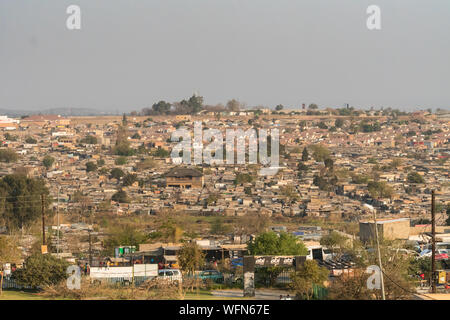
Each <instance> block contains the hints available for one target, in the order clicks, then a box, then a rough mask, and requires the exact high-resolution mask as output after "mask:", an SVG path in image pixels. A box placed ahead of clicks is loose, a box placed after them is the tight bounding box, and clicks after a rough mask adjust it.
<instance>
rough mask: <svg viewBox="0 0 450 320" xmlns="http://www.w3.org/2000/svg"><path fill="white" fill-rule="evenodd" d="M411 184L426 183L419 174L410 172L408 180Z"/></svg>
mask: <svg viewBox="0 0 450 320" xmlns="http://www.w3.org/2000/svg"><path fill="white" fill-rule="evenodd" d="M406 179H407V180H408V182H409V183H425V180H424V179H423V177H422V176H421V175H420V174H419V173H417V172H410V173H408V176H407V178H406Z"/></svg>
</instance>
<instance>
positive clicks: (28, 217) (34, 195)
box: [0, 174, 53, 228]
mask: <svg viewBox="0 0 450 320" xmlns="http://www.w3.org/2000/svg"><path fill="white" fill-rule="evenodd" d="M41 195H44V196H45V199H44V207H45V208H46V209H47V208H48V207H49V205H50V204H51V203H52V201H53V200H52V199H51V197H49V191H48V189H47V187H46V186H45V183H44V181H43V180H42V179H34V178H28V177H26V176H24V175H19V174H13V175H7V176H4V177H3V178H2V179H1V180H0V217H1V218H2V219H3V221H5V223H6V225H7V226H8V227H9V228H22V227H24V226H28V225H29V224H30V223H31V222H33V221H35V220H36V219H37V218H40V217H41V201H42V200H41ZM51 213H52V211H49V212H48V213H47V214H51Z"/></svg>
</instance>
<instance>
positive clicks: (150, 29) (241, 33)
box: [0, 0, 450, 111]
mask: <svg viewBox="0 0 450 320" xmlns="http://www.w3.org/2000/svg"><path fill="white" fill-rule="evenodd" d="M71 4H76V5H79V6H80V7H81V20H82V22H81V27H82V29H81V30H76V31H70V30H68V29H67V28H66V19H67V17H68V14H66V8H67V7H68V6H69V5H71ZM371 4H376V5H379V6H380V8H381V24H382V29H381V30H379V31H369V30H368V29H367V27H366V19H367V17H368V15H367V14H366V9H367V7H368V5H371ZM194 91H198V92H199V94H200V95H202V96H204V98H205V102H206V103H208V104H216V103H219V102H221V103H226V101H227V100H229V99H231V98H236V99H239V100H240V101H242V102H245V103H246V104H247V105H250V106H254V105H265V106H270V107H274V106H275V105H277V104H279V103H281V104H283V105H285V106H286V107H287V108H288V107H294V106H296V107H298V106H301V103H306V104H309V103H311V102H315V103H317V104H319V105H320V106H330V107H335V106H342V105H343V104H344V103H347V102H348V103H350V104H351V105H353V106H355V107H370V106H374V107H376V108H378V107H381V106H384V107H388V106H391V107H396V108H401V109H417V108H418V107H421V108H429V107H431V108H446V109H450V1H449V0H427V1H425V0H371V1H366V0H72V1H66V0H39V1H37V0H0V108H17V109H33V110H39V109H42V108H50V107H82V108H86V107H87V108H96V109H102V110H110V111H115V110H121V111H129V110H140V109H141V108H143V107H148V106H151V105H152V104H153V103H154V102H156V101H158V100H161V99H164V100H167V101H170V102H174V101H179V100H181V99H183V98H186V97H189V96H191V95H192V93H193V92H194Z"/></svg>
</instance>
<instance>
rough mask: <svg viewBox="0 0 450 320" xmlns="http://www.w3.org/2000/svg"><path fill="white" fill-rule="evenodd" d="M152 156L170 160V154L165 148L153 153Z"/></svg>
mask: <svg viewBox="0 0 450 320" xmlns="http://www.w3.org/2000/svg"><path fill="white" fill-rule="evenodd" d="M152 156H154V157H157V158H168V157H169V156H170V152H169V151H167V150H166V149H164V148H158V149H156V150H155V151H154V152H152Z"/></svg>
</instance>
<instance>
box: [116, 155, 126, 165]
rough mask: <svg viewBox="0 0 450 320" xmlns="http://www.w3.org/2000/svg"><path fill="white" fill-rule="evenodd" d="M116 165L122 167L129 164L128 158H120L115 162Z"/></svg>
mask: <svg viewBox="0 0 450 320" xmlns="http://www.w3.org/2000/svg"><path fill="white" fill-rule="evenodd" d="M114 163H115V164H116V165H118V166H122V165H124V164H126V163H127V158H126V157H123V156H122V157H118V158H117V159H116V160H115V161H114Z"/></svg>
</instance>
